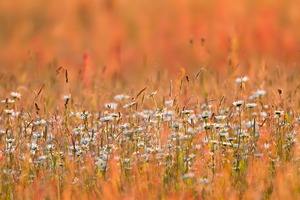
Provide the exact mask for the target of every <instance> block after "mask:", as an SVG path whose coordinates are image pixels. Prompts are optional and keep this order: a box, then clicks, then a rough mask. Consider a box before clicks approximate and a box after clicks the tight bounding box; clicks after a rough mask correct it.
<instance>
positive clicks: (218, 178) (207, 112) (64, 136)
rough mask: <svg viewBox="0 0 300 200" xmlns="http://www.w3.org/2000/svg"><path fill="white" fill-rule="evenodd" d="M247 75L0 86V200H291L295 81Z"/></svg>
mask: <svg viewBox="0 0 300 200" xmlns="http://www.w3.org/2000/svg"><path fill="white" fill-rule="evenodd" d="M251 70H255V71H256V72H255V73H257V74H259V75H258V76H249V77H248V76H247V74H237V73H231V74H228V75H226V76H224V77H223V79H222V80H220V79H218V78H217V77H218V76H217V75H216V73H215V72H213V71H212V70H211V69H209V68H207V67H206V68H201V70H199V71H198V72H195V73H194V74H187V73H186V72H185V71H184V70H182V71H181V73H180V74H179V75H178V76H176V77H175V78H174V77H173V78H172V80H170V79H169V78H170V77H168V75H166V76H163V77H160V78H157V77H158V76H155V77H150V78H147V77H146V78H145V80H143V79H138V80H136V81H135V80H133V81H131V82H130V81H128V80H127V81H125V80H124V79H122V78H120V77H119V78H117V79H115V80H108V79H105V77H101V75H100V74H95V75H94V77H93V78H92V79H91V82H90V85H89V86H86V85H84V80H82V79H81V78H80V77H79V76H78V75H76V73H72V72H69V73H68V71H67V69H65V68H63V67H62V68H59V67H56V66H54V65H53V66H49V67H48V68H45V69H44V70H41V71H39V72H35V73H33V72H28V71H24V72H20V74H22V73H24V74H23V75H20V76H14V75H11V74H9V73H6V74H4V75H3V76H1V79H0V83H1V84H0V85H1V87H0V94H1V107H0V117H1V118H0V131H1V132H0V141H1V142H0V149H1V154H0V159H1V160H0V168H1V173H0V176H1V183H0V196H1V199H79V198H81V199H241V198H244V199H283V198H286V199H298V198H299V197H300V181H299V180H300V177H299V169H300V168H299V167H300V166H299V164H300V163H299V142H298V141H299V134H298V129H299V123H300V115H299V106H300V102H299V84H300V82H299V80H298V76H299V70H297V69H293V70H292V69H285V68H271V67H270V68H268V69H267V70H265V71H262V70H261V69H260V68H259V67H257V68H253V69H251ZM32 73H33V74H32ZM24 77H25V78H24Z"/></svg>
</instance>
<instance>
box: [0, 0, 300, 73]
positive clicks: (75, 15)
mask: <svg viewBox="0 0 300 200" xmlns="http://www.w3.org/2000/svg"><path fill="white" fill-rule="evenodd" d="M299 10H300V2H299V1H297V0H289V1H285V0H281V1H273V0H245V1H235V0H226V1H224V0H211V1H207V0H163V1H155V0H154V1H153V0H139V1H132V0H64V1H58V0H53V1H47V2H45V1H40V0H30V1H28V0H19V1H10V0H4V1H0V69H10V70H11V69H15V70H16V69H20V68H22V69H23V68H26V67H30V66H28V65H26V66H25V64H24V63H27V62H28V60H30V59H33V60H34V62H32V63H34V64H32V65H34V66H31V67H32V68H33V69H34V68H38V69H40V68H42V67H44V66H47V64H48V63H50V62H52V61H53V60H56V61H57V63H58V65H59V66H64V67H66V68H68V69H70V70H71V69H74V70H80V69H81V68H82V66H83V65H89V66H88V69H89V71H90V72H89V73H92V72H93V71H95V70H103V73H106V74H107V75H108V76H109V75H113V74H115V73H121V74H126V73H133V72H137V73H146V72H147V70H151V69H154V68H155V69H163V70H165V69H166V70H167V71H168V72H177V70H178V69H180V68H185V69H186V70H187V71H190V72H195V70H196V69H199V68H200V67H201V66H208V67H211V68H216V69H218V70H227V69H228V68H230V67H231V68H234V67H235V66H237V65H240V66H241V67H243V69H244V70H247V69H249V68H251V67H253V66H256V65H259V64H260V63H262V62H264V63H268V64H269V65H270V66H272V65H275V64H276V65H277V64H278V65H281V66H284V67H287V66H292V65H295V64H297V63H298V62H299V42H300V29H299V22H300V14H299Z"/></svg>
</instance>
